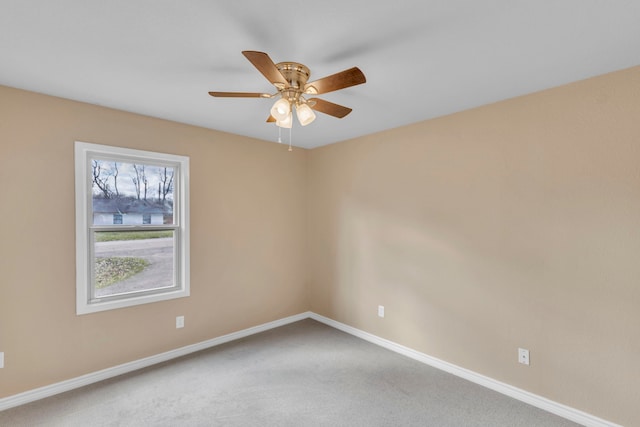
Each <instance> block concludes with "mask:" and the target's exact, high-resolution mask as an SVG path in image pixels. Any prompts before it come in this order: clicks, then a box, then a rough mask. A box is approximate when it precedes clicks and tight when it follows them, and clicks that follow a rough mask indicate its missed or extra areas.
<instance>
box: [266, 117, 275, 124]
mask: <svg viewBox="0 0 640 427" xmlns="http://www.w3.org/2000/svg"><path fill="white" fill-rule="evenodd" d="M275 122H276V118H275V117H273V116H272V115H269V118H268V119H267V123H275Z"/></svg>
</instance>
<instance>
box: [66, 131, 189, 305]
mask: <svg viewBox="0 0 640 427" xmlns="http://www.w3.org/2000/svg"><path fill="white" fill-rule="evenodd" d="M94 157H98V158H100V157H106V158H109V159H112V158H116V159H121V160H122V161H127V162H139V163H147V164H159V165H167V166H171V167H173V168H174V174H175V175H174V205H173V215H174V224H175V226H174V227H173V230H174V274H175V277H174V283H175V286H173V287H171V288H164V289H163V288H160V289H156V290H153V291H150V292H133V293H130V294H119V295H116V296H110V297H101V298H92V297H91V295H92V294H93V292H92V287H93V286H94V285H93V283H92V282H93V271H94V268H93V262H94V261H93V260H94V256H93V251H94V249H93V248H94V242H93V233H94V231H95V229H96V227H95V226H93V195H92V176H91V159H92V158H94ZM75 185H76V314H77V315H81V314H88V313H95V312H100V311H105V310H112V309H118V308H123V307H131V306H135V305H140V304H148V303H152V302H157V301H166V300H170V299H175V298H183V297H188V296H189V294H190V284H189V278H190V274H189V158H188V157H186V156H179V155H174V154H164V153H156V152H151V151H142V150H135V149H131V148H121V147H113V146H108V145H99V144H92V143H87V142H81V141H76V142H75ZM148 227H150V226H149V225H144V226H141V227H137V226H133V227H131V229H134V230H135V229H143V228H148ZM155 228H157V227H155Z"/></svg>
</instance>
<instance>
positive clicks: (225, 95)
mask: <svg viewBox="0 0 640 427" xmlns="http://www.w3.org/2000/svg"><path fill="white" fill-rule="evenodd" d="M209 95H211V96H215V97H218V98H271V95H269V94H268V93H258V92H209Z"/></svg>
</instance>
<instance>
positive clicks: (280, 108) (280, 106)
mask: <svg viewBox="0 0 640 427" xmlns="http://www.w3.org/2000/svg"><path fill="white" fill-rule="evenodd" d="M271 115H272V116H273V117H274V118H275V119H276V120H277V121H282V120H285V119H286V118H287V116H289V115H291V104H289V101H287V100H286V99H284V98H280V99H278V100H277V101H276V102H275V103H274V104H273V107H271Z"/></svg>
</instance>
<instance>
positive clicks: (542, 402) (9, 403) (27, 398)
mask: <svg viewBox="0 0 640 427" xmlns="http://www.w3.org/2000/svg"><path fill="white" fill-rule="evenodd" d="M307 318H311V319H314V320H316V321H318V322H321V323H324V324H325V325H328V326H331V327H333V328H336V329H338V330H341V331H343V332H346V333H348V334H351V335H353V336H356V337H358V338H361V339H363V340H365V341H369V342H371V343H373V344H376V345H379V346H381V347H384V348H386V349H388V350H391V351H394V352H396V353H399V354H402V355H404V356H407V357H409V358H411V359H414V360H417V361H419V362H422V363H425V364H427V365H429V366H432V367H434V368H437V369H440V370H442V371H445V372H448V373H450V374H453V375H456V376H458V377H460V378H464V379H466V380H468V381H471V382H473V383H476V384H479V385H481V386H483V387H486V388H488V389H491V390H493V391H496V392H498V393H502V394H504V395H506V396H509V397H512V398H514V399H517V400H520V401H522V402H525V403H527V404H529V405H531V406H535V407H537V408H540V409H543V410H545V411H547V412H550V413H552V414H556V415H558V416H560V417H563V418H566V419H568V420H570V421H573V422H576V423H579V424H582V425H584V426H586V427H622V426H620V425H618V424H614V423H612V422H609V421H606V420H603V419H601V418H598V417H595V416H593V415H591V414H587V413H586V412H582V411H579V410H577V409H574V408H571V407H568V406H566V405H562V404H560V403H557V402H554V401H552V400H549V399H547V398H544V397H542V396H538V395H536V394H533V393H529V392H528V391H525V390H522V389H519V388H517V387H513V386H510V385H509V384H505V383H503V382H500V381H496V380H494V379H492V378H489V377H486V376H484V375H481V374H478V373H476V372H473V371H470V370H468V369H465V368H461V367H459V366H456V365H453V364H451V363H448V362H445V361H444V360H440V359H437V358H435V357H432V356H429V355H426V354H424V353H420V352H418V351H416V350H413V349H411V348H409V347H405V346H403V345H400V344H397V343H394V342H393V341H389V340H386V339H384V338H380V337H378V336H376V335H373V334H370V333H368V332H364V331H362V330H360V329H357V328H354V327H352V326H349V325H345V324H344V323H340V322H337V321H335V320H332V319H329V318H328V317H324V316H321V315H319V314H316V313H313V312H310V311H308V312H305V313H300V314H296V315H294V316H289V317H285V318H284V319H280V320H275V321H273V322H268V323H264V324H262V325H258V326H254V327H252V328H247V329H243V330H241V331H238V332H233V333H230V334H227V335H223V336H221V337H217V338H213V339H211V340H207V341H203V342H200V343H196V344H192V345H188V346H186V347H181V348H178V349H175V350H171V351H167V352H165V353H161V354H157V355H155V356H150V357H146V358H144V359H139V360H135V361H133V362H129V363H125V364H122V365H118V366H114V367H112V368H107V369H103V370H101V371H96V372H92V373H90V374H86V375H82V376H80V377H76V378H72V379H70V380H66V381H62V382H59V383H55V384H51V385H48V386H45V387H40V388H37V389H34V390H29V391H25V392H23V393H19V394H15V395H13V396H9V397H5V398H2V399H0V411H3V410H5V409H9V408H13V407H15V406H19V405H23V404H25V403H29V402H34V401H36V400H40V399H44V398H45V397H50V396H53V395H56V394H59V393H64V392H66V391H70V390H73V389H76V388H79V387H83V386H86V385H89V384H93V383H96V382H98V381H102V380H106V379H109V378H113V377H116V376H118V375H122V374H126V373H128V372H132V371H135V370H138V369H142V368H146V367H148V366H152V365H155V364H157V363H161V362H166V361H168V360H171V359H175V358H177V357H181V356H186V355H187V354H191V353H194V352H196V351H200V350H205V349H207V348H211V347H215V346H217V345H220V344H224V343H227V342H230V341H234V340H237V339H240V338H244V337H247V336H250V335H253V334H257V333H259V332H264V331H267V330H269V329H273V328H277V327H279V326H284V325H287V324H289V323H293V322H297V321H299V320H303V319H307Z"/></svg>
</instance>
